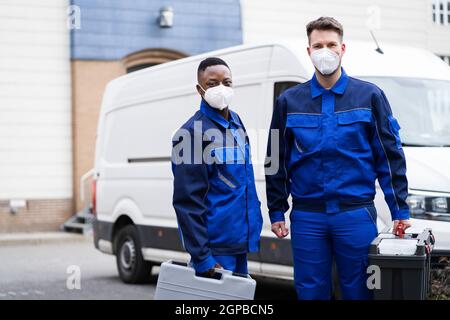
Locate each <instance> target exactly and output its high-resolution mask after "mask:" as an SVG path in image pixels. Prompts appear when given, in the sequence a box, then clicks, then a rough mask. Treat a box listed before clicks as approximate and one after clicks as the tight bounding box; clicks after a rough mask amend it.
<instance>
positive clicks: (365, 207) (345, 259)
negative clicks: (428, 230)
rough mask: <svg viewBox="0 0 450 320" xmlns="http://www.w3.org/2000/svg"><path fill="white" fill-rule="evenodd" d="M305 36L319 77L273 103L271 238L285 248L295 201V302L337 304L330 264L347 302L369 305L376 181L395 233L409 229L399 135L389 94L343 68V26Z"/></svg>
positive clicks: (317, 25)
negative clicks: (287, 222) (287, 219)
mask: <svg viewBox="0 0 450 320" xmlns="http://www.w3.org/2000/svg"><path fill="white" fill-rule="evenodd" d="M307 35H308V40H309V47H308V53H309V55H310V57H311V60H312V62H313V64H314V66H315V68H316V71H315V74H314V76H313V77H312V79H311V80H310V81H308V82H306V83H303V84H299V85H297V86H295V87H293V88H291V89H288V90H286V91H285V92H284V93H283V94H282V95H281V96H280V97H279V98H278V99H277V103H276V107H275V110H274V113H273V118H272V123H271V129H272V130H275V131H277V132H278V135H274V134H273V133H271V135H270V137H269V139H270V140H269V147H268V153H267V157H268V158H267V159H268V160H269V159H272V160H273V159H276V160H277V161H278V163H279V167H278V168H277V170H274V174H268V173H267V171H266V186H267V190H266V191H267V200H268V206H269V215H270V219H271V222H272V231H273V232H274V233H275V234H276V235H277V236H278V237H279V238H283V237H285V236H286V235H287V234H288V229H287V228H286V226H285V222H284V221H285V220H284V219H285V218H284V213H285V212H286V211H287V210H288V209H289V204H288V201H287V200H288V197H289V195H291V196H292V204H293V208H292V211H291V213H290V221H291V243H292V250H293V256H294V278H295V286H296V290H297V295H298V298H299V299H330V298H331V295H332V263H333V258H334V259H335V261H336V266H337V271H338V274H339V280H340V288H341V293H342V297H343V298H344V299H370V298H371V295H370V291H369V290H368V288H367V285H366V281H367V273H366V268H367V265H368V251H369V245H370V243H371V241H372V240H373V239H374V238H375V237H376V236H377V226H376V219H377V212H376V209H375V207H374V203H373V199H374V196H375V180H376V179H378V181H379V183H380V186H381V188H382V189H383V192H384V195H385V200H386V202H387V204H388V206H389V208H390V211H391V215H392V220H393V221H394V228H396V227H397V225H402V226H403V227H404V228H407V227H409V226H410V223H409V208H408V205H407V204H406V197H407V195H408V186H407V184H408V183H407V179H406V164H405V156H404V153H403V150H402V144H401V141H400V137H399V132H398V130H399V129H400V127H399V125H398V123H397V121H396V119H395V118H394V116H393V115H392V111H391V108H390V106H389V103H388V101H387V99H386V96H385V95H384V93H383V91H382V90H381V89H380V88H378V87H377V86H375V85H374V84H371V83H369V82H365V81H361V80H358V79H355V78H351V77H349V76H347V74H346V73H345V71H344V69H343V68H341V59H342V56H343V54H344V52H345V45H344V44H343V43H342V37H343V28H342V25H341V24H340V23H339V22H338V21H336V20H335V19H333V18H329V17H322V18H319V19H317V20H315V21H312V22H310V23H309V24H308V25H307ZM368 63H369V62H368ZM272 130H271V131H272ZM274 137H277V138H276V141H275V140H274V141H272V140H273V139H275V138H274ZM274 142H275V144H276V145H277V150H278V151H276V150H274V148H272V147H271V145H272V144H273V143H274ZM277 161H275V162H277ZM272 162H273V161H272ZM268 166H269V164H268V165H267V167H268ZM266 169H267V168H266Z"/></svg>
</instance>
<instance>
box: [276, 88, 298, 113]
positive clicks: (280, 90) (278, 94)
mask: <svg viewBox="0 0 450 320" xmlns="http://www.w3.org/2000/svg"><path fill="white" fill-rule="evenodd" d="M297 84H299V83H298V82H294V81H285V82H277V83H275V87H274V91H273V107H274V108H275V102H276V101H277V98H278V97H279V96H280V94H282V93H283V92H284V91H286V90H287V89H289V88H290V87H293V86H295V85H297Z"/></svg>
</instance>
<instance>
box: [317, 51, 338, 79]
mask: <svg viewBox="0 0 450 320" xmlns="http://www.w3.org/2000/svg"><path fill="white" fill-rule="evenodd" d="M311 60H312V63H313V64H314V66H315V67H316V68H317V70H319V72H320V73H321V74H323V75H329V74H332V73H333V72H335V71H336V69H337V68H338V67H339V62H340V61H339V55H338V54H337V53H336V52H334V51H333V50H330V49H328V48H322V49H319V50H314V51H313V52H311Z"/></svg>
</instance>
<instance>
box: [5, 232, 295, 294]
mask: <svg viewBox="0 0 450 320" xmlns="http://www.w3.org/2000/svg"><path fill="white" fill-rule="evenodd" d="M37 238H38V237H36V239H37ZM49 238H50V239H47V240H46V241H41V240H39V241H25V242H23V241H22V242H20V241H15V242H12V241H9V242H5V241H4V243H3V244H2V242H1V241H0V261H1V262H0V300H3V299H6V300H9V299H88V300H93V299H120V300H126V299H138V300H146V299H153V295H154V292H155V284H156V279H157V270H155V274H154V277H153V280H154V281H153V283H150V284H145V285H127V284H124V283H122V282H121V280H120V279H119V278H118V275H117V271H116V264H115V257H114V256H111V255H105V254H102V253H100V252H99V251H97V250H96V249H95V248H94V246H93V244H92V242H91V241H90V239H89V238H88V239H87V240H86V239H81V238H80V237H78V238H76V239H73V240H74V241H69V239H66V238H64V237H63V239H64V240H58V239H57V237H54V236H51V237H49ZM0 240H1V239H0ZM5 243H7V245H5ZM70 266H77V267H76V268H78V267H79V270H80V273H81V281H80V286H81V288H80V289H72V290H70V289H68V288H67V279H68V277H70V276H71V275H73V272H74V271H71V269H70ZM68 268H69V270H68ZM72 270H73V269H72ZM68 271H69V273H68ZM257 281H258V287H257V293H256V298H257V299H270V298H277V299H280V297H281V296H282V297H283V299H284V298H285V299H295V292H294V290H293V285H292V283H291V282H285V281H279V280H267V279H257ZM69 282H70V281H69ZM70 284H74V282H73V281H72V282H70Z"/></svg>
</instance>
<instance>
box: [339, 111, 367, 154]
mask: <svg viewBox="0 0 450 320" xmlns="http://www.w3.org/2000/svg"><path fill="white" fill-rule="evenodd" d="M371 122H372V110H370V109H356V110H350V111H345V112H340V113H337V123H338V130H337V138H338V140H337V145H338V146H339V147H341V148H343V149H350V150H367V149H369V148H370V144H369V129H370V125H371Z"/></svg>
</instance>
